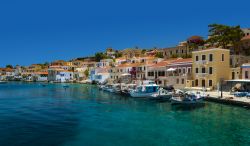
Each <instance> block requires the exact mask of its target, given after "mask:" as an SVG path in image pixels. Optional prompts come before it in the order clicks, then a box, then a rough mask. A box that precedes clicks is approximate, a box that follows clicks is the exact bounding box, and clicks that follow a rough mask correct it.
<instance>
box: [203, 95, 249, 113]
mask: <svg viewBox="0 0 250 146" xmlns="http://www.w3.org/2000/svg"><path fill="white" fill-rule="evenodd" d="M206 94H208V95H209V96H207V97H206V99H205V100H206V101H212V102H218V103H222V104H229V105H236V106H240V107H245V108H249V109H250V98H247V97H235V96H234V95H231V94H230V92H223V97H222V98H221V93H220V92H216V91H214V92H213V91H211V92H206Z"/></svg>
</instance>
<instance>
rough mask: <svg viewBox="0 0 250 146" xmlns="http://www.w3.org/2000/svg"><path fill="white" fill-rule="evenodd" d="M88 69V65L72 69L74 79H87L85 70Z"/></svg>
mask: <svg viewBox="0 0 250 146" xmlns="http://www.w3.org/2000/svg"><path fill="white" fill-rule="evenodd" d="M86 70H88V67H77V68H75V71H74V79H75V80H77V81H82V80H85V79H87V77H86V75H85V71H86Z"/></svg>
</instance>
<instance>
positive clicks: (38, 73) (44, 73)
mask: <svg viewBox="0 0 250 146" xmlns="http://www.w3.org/2000/svg"><path fill="white" fill-rule="evenodd" d="M34 74H37V75H48V72H35V73H34Z"/></svg>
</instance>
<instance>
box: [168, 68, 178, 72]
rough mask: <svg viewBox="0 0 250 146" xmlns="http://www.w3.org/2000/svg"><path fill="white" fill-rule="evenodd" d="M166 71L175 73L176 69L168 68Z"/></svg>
mask: <svg viewBox="0 0 250 146" xmlns="http://www.w3.org/2000/svg"><path fill="white" fill-rule="evenodd" d="M167 71H176V68H169V69H167Z"/></svg>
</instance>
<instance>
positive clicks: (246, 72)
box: [245, 71, 248, 79]
mask: <svg viewBox="0 0 250 146" xmlns="http://www.w3.org/2000/svg"><path fill="white" fill-rule="evenodd" d="M245 78H246V79H248V71H245Z"/></svg>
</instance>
